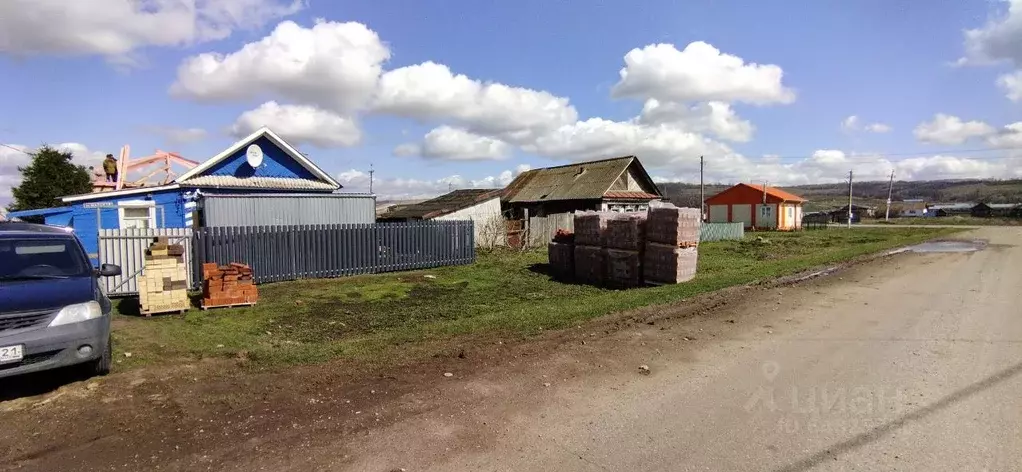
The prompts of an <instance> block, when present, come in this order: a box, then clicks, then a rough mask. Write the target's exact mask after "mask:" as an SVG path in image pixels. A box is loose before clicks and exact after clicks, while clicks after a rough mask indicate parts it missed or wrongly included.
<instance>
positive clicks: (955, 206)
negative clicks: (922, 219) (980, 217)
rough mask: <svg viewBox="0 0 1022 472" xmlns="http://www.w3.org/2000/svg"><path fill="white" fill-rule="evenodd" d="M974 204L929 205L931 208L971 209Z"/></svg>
mask: <svg viewBox="0 0 1022 472" xmlns="http://www.w3.org/2000/svg"><path fill="white" fill-rule="evenodd" d="M974 206H976V204H975V203H971V202H969V203H940V204H936V205H930V209H931V210H971V209H972V207H974Z"/></svg>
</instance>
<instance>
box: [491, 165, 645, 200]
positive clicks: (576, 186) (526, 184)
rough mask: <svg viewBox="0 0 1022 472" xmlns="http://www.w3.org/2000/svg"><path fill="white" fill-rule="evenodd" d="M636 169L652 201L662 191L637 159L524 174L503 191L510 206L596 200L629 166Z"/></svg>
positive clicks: (560, 167) (570, 166)
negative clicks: (557, 201) (516, 203)
mask: <svg viewBox="0 0 1022 472" xmlns="http://www.w3.org/2000/svg"><path fill="white" fill-rule="evenodd" d="M633 164H634V165H636V166H637V167H638V169H639V172H638V174H639V175H640V176H641V177H642V178H643V179H644V180H646V182H645V187H646V188H647V189H648V192H649V193H650V194H651V196H652V197H654V198H655V197H660V196H662V195H661V194H660V190H659V189H658V188H657V186H656V184H654V183H653V179H651V178H650V177H649V174H647V173H646V170H645V169H643V167H642V164H641V163H640V162H639V159H638V158H636V157H635V156H625V157H616V158H612V159H603V160H598V161H589V162H578V163H575V164H567V165H563V166H557V167H547V168H544V169H533V170H530V171H526V172H522V173H521V174H519V175H518V177H515V179H514V180H513V181H511V183H510V184H508V186H507V188H505V189H504V196H503V200H504V201H507V202H513V203H514V202H549V201H555V200H597V199H601V198H603V197H604V194H606V193H607V192H608V191H609V190H610V189H611V187H612V186H613V185H614V183H615V182H616V181H617V179H618V178H619V177H621V174H622V173H624V172H625V171H626V170H627V169H628V167H629V166H631V165H633Z"/></svg>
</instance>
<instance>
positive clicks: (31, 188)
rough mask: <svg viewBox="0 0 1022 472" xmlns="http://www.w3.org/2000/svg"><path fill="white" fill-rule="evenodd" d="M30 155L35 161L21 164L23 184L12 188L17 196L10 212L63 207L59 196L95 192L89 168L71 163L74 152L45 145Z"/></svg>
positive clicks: (20, 170) (12, 191) (19, 168)
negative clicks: (23, 165) (24, 165)
mask: <svg viewBox="0 0 1022 472" xmlns="http://www.w3.org/2000/svg"><path fill="white" fill-rule="evenodd" d="M29 155H30V156H32V162H31V163H30V164H29V165H28V166H26V167H18V171H19V172H21V177H22V179H21V185H18V186H17V187H14V188H12V189H11V193H12V194H13V196H14V202H13V203H11V205H10V207H9V209H10V210H11V211H19V210H35V209H38V208H50V207H56V206H62V205H63V202H61V201H60V197H63V196H65V195H77V194H82V193H89V192H91V191H92V179H91V178H90V177H89V171H88V170H87V169H86V168H85V167H84V166H80V165H77V164H75V163H74V162H72V159H73V158H74V155H72V154H71V152H69V151H60V150H57V149H54V148H52V147H50V146H47V145H43V146H42V147H40V148H39V149H37V150H36V151H35V152H30V153H29Z"/></svg>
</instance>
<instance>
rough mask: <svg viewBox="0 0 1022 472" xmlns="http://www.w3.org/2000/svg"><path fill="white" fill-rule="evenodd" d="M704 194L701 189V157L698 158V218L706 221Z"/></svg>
mask: <svg viewBox="0 0 1022 472" xmlns="http://www.w3.org/2000/svg"><path fill="white" fill-rule="evenodd" d="M705 202H706V193H705V188H704V187H703V156H699V217H700V218H702V219H703V220H705V219H706V205H705Z"/></svg>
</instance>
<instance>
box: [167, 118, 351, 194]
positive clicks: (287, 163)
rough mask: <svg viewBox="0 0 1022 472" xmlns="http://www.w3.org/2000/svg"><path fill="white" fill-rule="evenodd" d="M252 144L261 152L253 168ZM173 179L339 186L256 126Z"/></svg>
mask: <svg viewBox="0 0 1022 472" xmlns="http://www.w3.org/2000/svg"><path fill="white" fill-rule="evenodd" d="M252 145H256V146H259V149H261V150H262V154H263V158H262V163H261V164H260V165H259V166H258V167H255V168H253V167H252V166H250V165H249V164H248V159H247V151H248V148H249V147H251V146H252ZM175 183H177V184H181V185H193V186H206V185H211V186H223V187H234V186H239V187H255V188H268V189H275V188H279V189H287V190H297V189H310V190H311V189H316V190H336V189H338V188H340V187H341V185H340V184H339V183H337V181H336V180H334V179H333V178H332V177H330V175H329V174H327V173H326V172H324V171H323V170H322V169H320V168H319V167H317V166H316V165H315V164H313V163H312V161H310V160H309V159H308V158H307V157H305V155H303V154H302V153H300V152H298V150H297V149H295V148H294V147H293V146H291V145H290V144H288V143H287V142H286V141H284V140H283V139H282V138H281V137H280V136H277V135H276V134H275V133H274V132H273V131H271V130H270V129H268V128H262V129H259V130H258V131H256V132H254V133H252V134H250V135H249V136H247V137H245V138H243V139H241V140H239V141H237V142H235V143H234V144H233V145H231V147H229V148H227V149H226V150H224V151H223V152H221V153H220V154H218V155H216V156H215V157H213V158H212V159H209V160H208V161H206V162H203V163H202V164H200V165H199V166H198V167H195V168H194V169H192V170H190V171H188V172H186V173H184V174H183V175H181V176H180V177H178V178H177V180H175Z"/></svg>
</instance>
